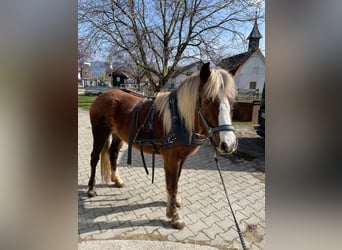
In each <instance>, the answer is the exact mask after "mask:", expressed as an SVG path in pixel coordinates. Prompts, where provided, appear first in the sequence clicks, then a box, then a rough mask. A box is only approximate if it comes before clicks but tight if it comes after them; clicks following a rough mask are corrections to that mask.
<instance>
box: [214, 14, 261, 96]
mask: <svg viewBox="0 0 342 250" xmlns="http://www.w3.org/2000/svg"><path fill="white" fill-rule="evenodd" d="M260 38H262V35H261V34H260V32H259V29H258V24H257V20H256V19H255V21H254V27H253V30H252V32H251V33H250V35H249V36H248V38H247V39H248V40H249V43H248V51H247V52H244V53H241V54H238V55H234V56H231V57H228V58H225V59H223V60H222V61H221V62H220V63H219V64H218V66H220V67H221V68H224V69H226V70H227V71H229V72H230V73H231V74H232V75H233V76H234V80H235V84H236V88H237V89H239V90H240V91H249V90H259V93H261V92H262V89H263V87H264V84H265V56H264V55H263V54H262V52H261V51H260V49H259V40H260Z"/></svg>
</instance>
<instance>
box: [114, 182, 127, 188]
mask: <svg viewBox="0 0 342 250" xmlns="http://www.w3.org/2000/svg"><path fill="white" fill-rule="evenodd" d="M114 185H115V186H116V187H118V188H122V187H124V186H125V183H124V182H115V184H114Z"/></svg>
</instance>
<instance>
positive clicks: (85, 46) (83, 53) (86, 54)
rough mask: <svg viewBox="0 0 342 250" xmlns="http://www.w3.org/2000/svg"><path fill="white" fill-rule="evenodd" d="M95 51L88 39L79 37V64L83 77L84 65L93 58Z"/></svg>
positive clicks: (82, 76)
mask: <svg viewBox="0 0 342 250" xmlns="http://www.w3.org/2000/svg"><path fill="white" fill-rule="evenodd" d="M92 54H93V51H92V49H91V46H90V44H89V43H88V41H87V39H84V38H79V39H78V57H77V60H78V66H79V68H80V74H81V79H83V78H84V67H85V63H87V62H88V60H89V59H90V58H91V56H92Z"/></svg>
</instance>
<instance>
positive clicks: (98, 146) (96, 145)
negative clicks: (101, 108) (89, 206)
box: [87, 125, 110, 197]
mask: <svg viewBox="0 0 342 250" xmlns="http://www.w3.org/2000/svg"><path fill="white" fill-rule="evenodd" d="M92 132H93V140H94V141H93V150H92V152H91V156H90V157H91V159H90V166H91V173H90V178H89V182H88V192H87V194H88V197H94V196H96V195H97V193H96V190H95V175H96V165H97V163H98V161H99V159H100V153H101V150H102V148H103V146H104V145H105V142H106V140H107V138H108V136H109V134H110V129H108V128H98V127H96V125H93V127H92Z"/></svg>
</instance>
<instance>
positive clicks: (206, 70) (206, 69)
mask: <svg viewBox="0 0 342 250" xmlns="http://www.w3.org/2000/svg"><path fill="white" fill-rule="evenodd" d="M209 76H210V63H209V62H207V63H205V64H203V65H202V67H201V71H200V78H201V82H202V84H204V83H206V82H207V81H208V78H209Z"/></svg>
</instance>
